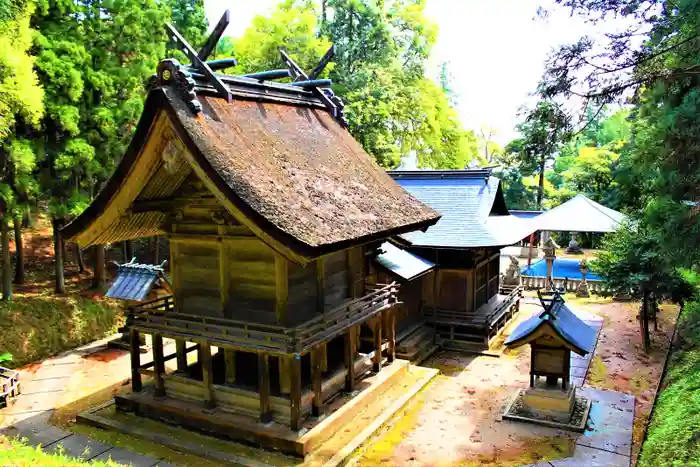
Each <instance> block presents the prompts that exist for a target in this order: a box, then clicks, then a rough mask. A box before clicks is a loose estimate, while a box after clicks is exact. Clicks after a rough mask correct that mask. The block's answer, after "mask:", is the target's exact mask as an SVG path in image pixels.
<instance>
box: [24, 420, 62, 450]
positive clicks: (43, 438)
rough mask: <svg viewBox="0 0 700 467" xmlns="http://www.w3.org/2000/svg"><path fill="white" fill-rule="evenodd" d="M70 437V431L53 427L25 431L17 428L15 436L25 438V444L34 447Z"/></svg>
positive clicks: (29, 428) (33, 428)
mask: <svg viewBox="0 0 700 467" xmlns="http://www.w3.org/2000/svg"><path fill="white" fill-rule="evenodd" d="M70 435H71V432H70V431H65V430H61V429H60V428H56V427H55V426H46V425H44V427H43V428H41V427H28V428H25V429H22V428H19V429H18V430H17V436H19V437H21V438H26V440H27V443H29V444H31V445H34V446H38V445H41V446H48V445H49V444H53V443H55V442H56V441H60V440H62V439H64V438H67V437H69V436H70Z"/></svg>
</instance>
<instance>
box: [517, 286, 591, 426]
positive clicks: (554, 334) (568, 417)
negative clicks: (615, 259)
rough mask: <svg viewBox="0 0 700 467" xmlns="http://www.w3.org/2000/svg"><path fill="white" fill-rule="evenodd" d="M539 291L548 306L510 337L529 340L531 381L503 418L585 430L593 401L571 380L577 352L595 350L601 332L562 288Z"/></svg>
mask: <svg viewBox="0 0 700 467" xmlns="http://www.w3.org/2000/svg"><path fill="white" fill-rule="evenodd" d="M538 295H539V297H540V302H541V304H542V308H543V309H544V311H542V312H541V313H537V314H535V315H533V316H532V317H531V318H529V319H528V320H526V321H524V322H522V323H521V324H520V325H519V326H518V327H517V328H516V329H515V330H514V331H513V333H512V334H511V335H510V336H508V339H506V341H505V343H504V344H505V346H506V348H508V349H513V348H517V347H520V346H522V345H525V344H529V345H530V348H531V360H530V387H529V388H527V389H521V390H520V391H519V392H518V394H517V395H516V397H515V398H514V399H513V400H512V401H511V403H510V404H509V406H508V408H507V409H506V412H505V414H504V415H503V418H504V419H509V420H518V421H529V422H533V423H539V424H543V425H548V426H555V427H557V428H564V429H570V430H573V431H583V430H584V429H585V425H586V419H587V418H588V412H589V410H590V406H591V402H590V400H588V399H585V398H583V397H577V396H576V386H575V385H572V384H569V381H570V371H571V352H575V353H577V354H579V355H581V356H585V355H586V354H588V353H590V352H591V351H592V350H593V347H594V345H595V340H596V332H595V330H594V329H593V328H591V327H590V326H588V325H587V324H586V323H584V322H583V321H581V320H580V319H579V318H578V317H577V316H576V315H575V314H574V313H573V312H572V311H571V310H570V309H569V308H568V307H567V306H566V303H565V302H564V299H563V298H562V297H561V295H559V293H558V292H554V293H553V294H542V293H541V292H539V291H538ZM548 297H551V298H548ZM541 377H544V378H545V380H544V381H542V380H541V379H540V378H541ZM560 380H561V384H560V383H559V381H560Z"/></svg>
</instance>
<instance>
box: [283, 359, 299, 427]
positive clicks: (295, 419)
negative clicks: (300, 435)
mask: <svg viewBox="0 0 700 467" xmlns="http://www.w3.org/2000/svg"><path fill="white" fill-rule="evenodd" d="M282 358H287V359H289V367H290V377H291V379H290V383H291V388H290V393H289V399H290V403H291V415H290V419H291V426H290V427H291V429H292V430H294V431H299V430H300V429H301V356H300V355H291V356H289V357H286V356H285V357H282Z"/></svg>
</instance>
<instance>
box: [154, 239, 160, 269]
mask: <svg viewBox="0 0 700 467" xmlns="http://www.w3.org/2000/svg"><path fill="white" fill-rule="evenodd" d="M159 253H160V237H156V253H155V259H154V260H153V264H159V263H160V261H159V260H158V259H159V258H158V257H159V256H160V254H159Z"/></svg>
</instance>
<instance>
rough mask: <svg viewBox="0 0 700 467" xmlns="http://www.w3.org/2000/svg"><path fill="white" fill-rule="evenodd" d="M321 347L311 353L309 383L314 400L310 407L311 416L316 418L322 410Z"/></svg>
mask: <svg viewBox="0 0 700 467" xmlns="http://www.w3.org/2000/svg"><path fill="white" fill-rule="evenodd" d="M323 347H324V345H323V344H322V345H319V346H317V347H315V348H314V349H313V350H312V351H311V381H312V383H313V390H314V399H313V405H312V407H311V411H312V412H311V413H312V415H313V416H315V417H318V416H319V415H321V412H322V410H323V391H322V382H323V379H322V378H321V375H322V373H323Z"/></svg>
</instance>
